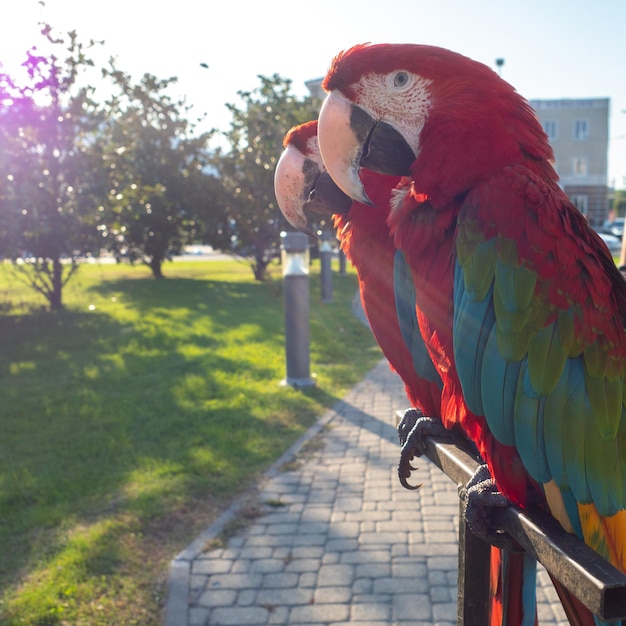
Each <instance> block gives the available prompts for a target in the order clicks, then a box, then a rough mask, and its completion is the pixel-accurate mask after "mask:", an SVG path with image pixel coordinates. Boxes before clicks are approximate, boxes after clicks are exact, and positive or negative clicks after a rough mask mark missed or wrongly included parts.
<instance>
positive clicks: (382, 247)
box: [274, 121, 441, 416]
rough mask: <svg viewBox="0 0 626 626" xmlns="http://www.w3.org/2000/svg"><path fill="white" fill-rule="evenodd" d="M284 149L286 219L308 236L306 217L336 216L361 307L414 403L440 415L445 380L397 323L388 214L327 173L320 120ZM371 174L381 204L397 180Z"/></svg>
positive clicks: (294, 132)
mask: <svg viewBox="0 0 626 626" xmlns="http://www.w3.org/2000/svg"><path fill="white" fill-rule="evenodd" d="M283 146H284V148H285V150H284V152H283V154H282V155H281V158H280V160H279V162H278V165H277V167H276V173H275V185H274V186H275V191H276V198H277V200H278V205H279V207H280V209H281V211H282V213H283V215H284V216H285V218H286V219H287V221H288V222H289V223H290V224H291V225H292V226H293V227H294V228H297V229H299V230H302V231H304V232H310V228H309V225H308V219H307V213H308V214H315V213H321V214H324V215H327V216H330V215H333V221H334V225H335V227H336V229H337V234H338V238H339V241H340V245H341V249H342V250H343V252H344V253H345V255H346V257H347V258H348V259H349V260H350V261H351V263H352V264H353V265H354V267H355V268H356V270H357V274H358V279H359V292H360V295H361V302H362V304H363V309H364V311H365V314H366V316H367V319H368V321H369V324H370V328H371V329H372V333H373V334H374V337H375V338H376V340H377V342H378V344H379V346H380V348H381V350H382V352H383V354H384V355H385V357H387V359H388V360H389V362H390V364H391V366H392V368H393V369H394V370H395V371H396V372H397V373H398V375H399V376H400V378H402V380H403V382H404V383H405V388H406V392H407V396H408V398H409V401H410V403H411V405H412V406H413V407H417V408H419V409H421V411H422V412H423V413H424V414H425V415H432V416H437V415H439V413H440V399H441V379H440V378H439V375H438V374H437V372H436V370H435V368H434V367H433V365H432V362H431V361H430V359H429V358H428V356H427V354H426V350H425V346H424V344H423V342H422V345H421V346H419V345H417V346H415V347H414V350H413V351H409V349H408V348H407V346H406V343H405V341H404V339H403V335H402V329H401V328H400V326H399V325H398V316H397V315H396V306H402V303H401V302H398V303H396V301H395V294H394V286H393V274H394V265H398V264H399V263H400V262H401V261H400V260H399V259H394V257H395V254H396V251H395V249H394V247H393V244H392V240H391V236H390V234H389V230H388V228H387V225H386V223H385V220H384V216H383V215H382V214H381V212H380V211H378V210H377V209H376V208H374V207H372V206H368V205H364V204H360V203H358V202H352V200H350V199H349V198H348V197H347V196H346V195H345V194H343V193H342V192H341V191H340V190H339V188H338V187H337V186H336V185H335V184H334V183H333V182H332V180H331V179H330V177H329V176H328V174H326V172H325V169H324V166H323V164H322V159H321V156H320V153H319V148H318V144H317V121H312V122H308V123H306V124H302V125H300V126H296V127H295V128H292V129H291V130H290V131H289V133H287V135H286V136H285V139H284V141H283ZM369 176H370V177H371V179H372V181H374V180H376V179H385V181H386V184H385V185H381V186H380V189H381V190H382V193H383V194H386V196H381V197H379V198H378V200H379V201H380V202H381V203H387V202H388V201H389V193H390V191H391V189H392V188H393V187H394V186H395V184H397V183H398V182H399V179H398V178H397V177H387V176H380V175H378V174H369ZM346 201H347V202H346ZM405 306H406V305H405ZM408 323H410V321H409V322H408ZM405 332H406V331H405Z"/></svg>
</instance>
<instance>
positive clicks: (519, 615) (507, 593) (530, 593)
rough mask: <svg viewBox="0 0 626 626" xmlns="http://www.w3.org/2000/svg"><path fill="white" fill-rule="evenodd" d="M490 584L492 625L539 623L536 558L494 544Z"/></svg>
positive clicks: (519, 625)
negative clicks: (502, 548)
mask: <svg viewBox="0 0 626 626" xmlns="http://www.w3.org/2000/svg"><path fill="white" fill-rule="evenodd" d="M490 585H491V603H490V604H491V606H490V626H536V625H537V562H536V561H535V559H533V558H532V557H531V556H530V555H528V554H526V553H523V552H508V551H506V550H501V549H499V548H496V547H492V548H491V574H490Z"/></svg>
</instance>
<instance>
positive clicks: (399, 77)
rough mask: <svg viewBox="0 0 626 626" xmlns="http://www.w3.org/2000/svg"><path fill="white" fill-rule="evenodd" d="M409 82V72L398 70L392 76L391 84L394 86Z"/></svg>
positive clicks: (401, 85)
mask: <svg viewBox="0 0 626 626" xmlns="http://www.w3.org/2000/svg"><path fill="white" fill-rule="evenodd" d="M408 82H409V73H408V72H398V73H397V74H396V75H395V76H394V77H393V86H394V87H404V86H405V85H406V84H407V83H408Z"/></svg>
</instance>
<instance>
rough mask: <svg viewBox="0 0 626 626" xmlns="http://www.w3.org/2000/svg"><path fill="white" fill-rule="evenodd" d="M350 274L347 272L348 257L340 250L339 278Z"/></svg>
mask: <svg viewBox="0 0 626 626" xmlns="http://www.w3.org/2000/svg"><path fill="white" fill-rule="evenodd" d="M347 273H348V272H347V271H346V255H345V253H344V251H343V250H342V249H341V248H339V276H345V275H346V274H347Z"/></svg>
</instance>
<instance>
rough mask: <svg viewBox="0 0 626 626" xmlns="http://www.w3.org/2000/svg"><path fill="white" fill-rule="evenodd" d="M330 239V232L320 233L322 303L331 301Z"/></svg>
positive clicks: (331, 251) (331, 249)
mask: <svg viewBox="0 0 626 626" xmlns="http://www.w3.org/2000/svg"><path fill="white" fill-rule="evenodd" d="M331 237H332V232H330V231H328V230H325V231H323V232H322V237H321V240H320V264H321V270H320V274H321V281H322V289H321V291H322V302H332V301H333V272H332V259H333V247H332V245H331V243H330V239H331Z"/></svg>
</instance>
